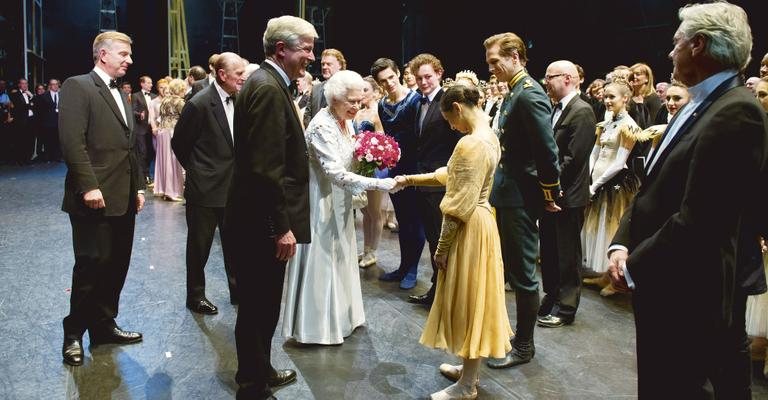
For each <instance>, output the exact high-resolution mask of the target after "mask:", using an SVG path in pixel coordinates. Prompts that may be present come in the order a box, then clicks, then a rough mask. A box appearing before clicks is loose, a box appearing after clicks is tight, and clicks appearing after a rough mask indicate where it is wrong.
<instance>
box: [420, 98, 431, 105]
mask: <svg viewBox="0 0 768 400" xmlns="http://www.w3.org/2000/svg"><path fill="white" fill-rule="evenodd" d="M420 101H421V104H428V103H429V97H427V96H421V100H420Z"/></svg>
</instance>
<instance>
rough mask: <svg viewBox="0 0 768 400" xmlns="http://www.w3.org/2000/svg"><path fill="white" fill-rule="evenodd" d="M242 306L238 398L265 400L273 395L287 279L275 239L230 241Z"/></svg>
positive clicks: (237, 334) (237, 333) (243, 237)
mask: <svg viewBox="0 0 768 400" xmlns="http://www.w3.org/2000/svg"><path fill="white" fill-rule="evenodd" d="M230 243H231V244H232V246H231V250H232V257H233V258H232V261H233V265H234V266H235V278H236V279H237V292H238V297H239V300H240V305H239V307H238V310H237V322H236V323H235V343H236V347H237V362H238V366H237V374H236V376H235V380H236V381H237V383H238V384H239V385H240V388H241V389H240V390H239V391H238V395H237V398H238V399H239V398H243V399H248V398H261V397H262V396H263V395H264V393H269V387H268V385H267V377H268V376H269V375H270V374H272V373H274V368H273V367H272V361H271V350H272V336H273V335H274V334H275V328H276V327H277V320H278V318H279V317H280V301H281V300H282V297H283V281H284V278H285V265H286V263H285V262H284V261H280V260H278V259H277V258H275V250H276V246H275V239H274V238H270V237H266V236H263V235H261V236H258V234H254V235H251V236H247V235H237V236H233V237H232V238H231V240H230Z"/></svg>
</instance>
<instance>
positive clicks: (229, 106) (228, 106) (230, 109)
mask: <svg viewBox="0 0 768 400" xmlns="http://www.w3.org/2000/svg"><path fill="white" fill-rule="evenodd" d="M213 86H214V87H215V88H216V92H217V93H218V94H219V98H221V104H222V105H223V106H224V114H227V125H229V134H230V135H232V143H233V144H234V143H235V127H234V120H235V102H234V101H227V98H229V93H227V92H225V91H224V89H222V88H221V86H219V82H216V81H213Z"/></svg>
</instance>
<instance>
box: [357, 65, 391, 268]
mask: <svg viewBox="0 0 768 400" xmlns="http://www.w3.org/2000/svg"><path fill="white" fill-rule="evenodd" d="M363 80H364V81H365V84H364V85H363V101H362V108H361V109H360V111H359V112H358V113H357V115H355V119H354V121H355V133H356V134H357V133H360V132H365V131H371V132H374V131H375V132H384V128H383V127H382V126H381V119H379V99H381V96H382V94H383V93H382V92H381V88H380V87H379V85H378V84H377V83H376V81H375V80H374V79H373V77H371V76H366V77H365V78H363ZM374 176H375V177H376V178H386V177H387V176H389V171H388V170H387V169H386V168H385V169H383V170H379V169H377V170H376V171H374ZM366 197H367V198H368V204H366V206H365V207H363V208H362V209H361V210H360V211H362V212H363V253H362V254H361V255H360V263H359V265H360V268H367V267H370V266H371V265H373V264H376V249H377V248H378V247H379V241H380V240H381V233H382V231H383V230H384V212H385V209H383V208H382V204H383V203H384V198H385V197H388V196H387V194H386V193H384V192H380V191H377V190H367V191H366Z"/></svg>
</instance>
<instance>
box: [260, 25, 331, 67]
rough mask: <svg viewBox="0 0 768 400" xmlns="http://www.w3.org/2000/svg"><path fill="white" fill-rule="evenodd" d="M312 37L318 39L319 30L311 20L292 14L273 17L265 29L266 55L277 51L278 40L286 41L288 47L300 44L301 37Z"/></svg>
mask: <svg viewBox="0 0 768 400" xmlns="http://www.w3.org/2000/svg"><path fill="white" fill-rule="evenodd" d="M308 37H311V38H313V39H317V38H318V37H319V36H318V35H317V31H316V30H315V27H314V26H312V24H310V23H309V22H307V21H305V20H303V19H301V18H299V17H294V16H292V15H283V16H282V17H277V18H272V19H270V20H269V21H268V22H267V29H266V30H264V39H263V43H264V55H266V56H267V57H269V56H271V55H273V54H275V51H277V42H285V43H286V44H287V45H288V47H291V48H294V47H296V46H298V44H299V41H300V40H301V38H308Z"/></svg>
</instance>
